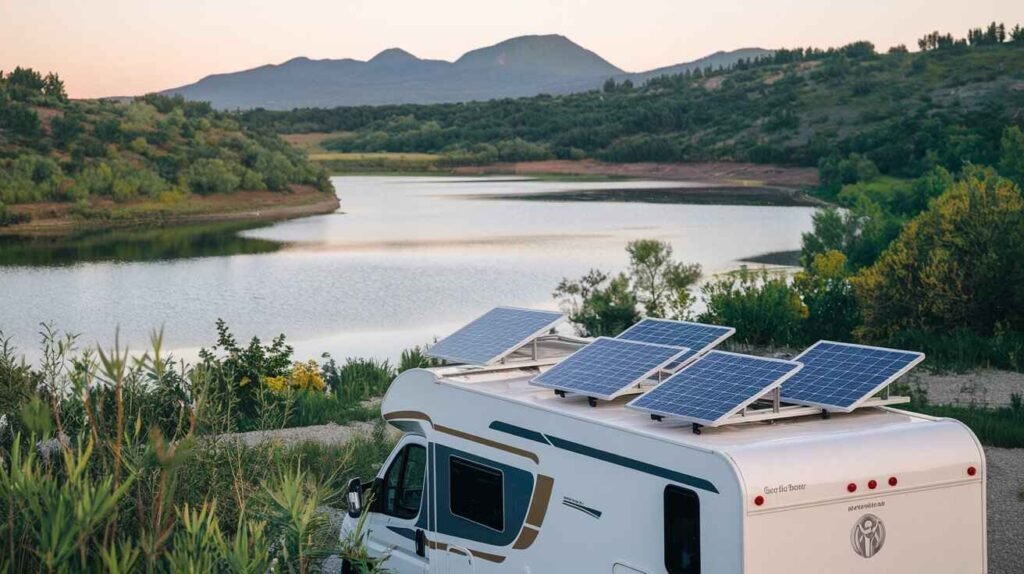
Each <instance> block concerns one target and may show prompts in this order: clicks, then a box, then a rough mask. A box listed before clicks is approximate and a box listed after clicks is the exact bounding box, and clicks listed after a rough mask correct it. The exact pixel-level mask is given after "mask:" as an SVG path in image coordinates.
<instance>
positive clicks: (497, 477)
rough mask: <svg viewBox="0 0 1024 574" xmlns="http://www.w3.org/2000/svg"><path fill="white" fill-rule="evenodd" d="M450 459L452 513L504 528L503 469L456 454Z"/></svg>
mask: <svg viewBox="0 0 1024 574" xmlns="http://www.w3.org/2000/svg"><path fill="white" fill-rule="evenodd" d="M449 461H450V462H449V473H450V477H449V478H450V480H449V482H450V493H449V494H450V498H451V502H452V509H451V510H452V514H454V515H456V516H461V517H462V518H465V519H466V520H472V521H473V522H476V523H477V524H482V525H484V526H487V527H488V528H493V529H494V530H498V531H503V530H504V529H505V509H504V498H503V496H502V490H503V477H502V474H501V471H500V470H497V469H493V468H489V467H486V466H483V465H479V464H476V463H474V462H470V461H468V460H463V459H461V458H456V457H454V456H453V457H450V458H449Z"/></svg>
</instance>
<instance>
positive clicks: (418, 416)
mask: <svg viewBox="0 0 1024 574" xmlns="http://www.w3.org/2000/svg"><path fill="white" fill-rule="evenodd" d="M394 419H412V420H417V421H427V423H428V424H430V425H433V424H434V423H433V421H431V420H430V417H429V416H428V415H427V413H421V412H420V411H394V412H391V413H386V414H385V415H384V420H386V421H390V420H394Z"/></svg>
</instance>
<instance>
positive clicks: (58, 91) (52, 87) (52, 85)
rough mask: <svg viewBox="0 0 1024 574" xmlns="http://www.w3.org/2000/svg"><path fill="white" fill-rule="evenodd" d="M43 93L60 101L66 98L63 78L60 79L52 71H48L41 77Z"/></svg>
mask: <svg viewBox="0 0 1024 574" xmlns="http://www.w3.org/2000/svg"><path fill="white" fill-rule="evenodd" d="M42 90H43V95H45V96H48V97H51V98H53V99H55V100H57V101H60V102H66V101H67V100H68V93H67V92H66V91H65V89H64V80H61V79H60V76H58V75H57V74H56V73H54V72H50V73H49V74H47V75H46V77H45V78H44V79H43V87H42Z"/></svg>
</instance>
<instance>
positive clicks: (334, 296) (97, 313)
mask: <svg viewBox="0 0 1024 574" xmlns="http://www.w3.org/2000/svg"><path fill="white" fill-rule="evenodd" d="M333 182H334V185H335V187H336V188H337V191H338V195H339V197H340V199H341V210H340V211H339V212H337V213H333V214H330V215H323V216H316V217H307V218H303V219H297V220H292V221H287V222H282V223H277V224H272V225H265V226H262V227H256V228H251V227H250V228H245V229H242V228H240V227H239V226H238V225H221V226H203V227H199V228H183V229H176V228H174V229H158V230H148V231H134V232H123V231H122V232H117V233H106V234H91V235H87V236H80V237H76V238H73V239H62V240H52V239H51V240H33V241H15V240H6V241H5V242H2V243H0V293H2V295H0V330H2V331H3V333H4V334H5V335H7V336H11V337H13V338H14V343H15V344H16V345H17V346H18V348H19V351H20V352H23V353H25V354H26V355H27V356H28V357H29V359H30V360H31V359H33V358H35V356H36V353H37V351H36V347H38V344H37V341H38V335H37V333H38V331H39V323H41V322H44V321H49V322H53V323H54V324H55V325H56V326H57V327H58V328H60V329H64V330H67V331H70V332H76V333H80V334H81V337H82V338H81V340H80V341H81V343H83V344H95V343H97V342H99V343H102V344H104V345H109V343H110V342H112V341H113V337H114V332H115V329H116V328H118V327H119V328H120V336H121V340H122V341H127V342H128V343H129V345H130V346H131V348H132V349H135V350H140V351H141V350H143V349H144V348H145V346H146V341H147V336H148V335H147V333H148V332H149V331H150V330H152V329H154V328H159V327H160V326H161V325H163V326H164V328H165V332H166V337H165V345H166V346H168V347H169V348H171V349H177V350H178V351H179V354H180V355H182V356H185V357H192V356H194V354H195V351H196V350H197V349H198V348H199V347H200V346H208V345H210V344H212V343H213V342H214V340H215V336H216V332H215V329H214V322H215V321H216V319H217V318H223V319H224V320H225V321H227V323H228V325H229V326H230V327H231V329H232V330H233V331H234V332H235V334H236V336H238V338H239V339H243V340H245V339H248V338H249V337H251V336H252V335H258V336H260V337H261V338H264V339H265V340H269V339H270V338H271V337H273V336H274V335H276V334H278V333H285V334H286V335H287V336H288V340H289V342H290V343H291V344H293V345H294V346H295V347H296V354H297V355H298V356H299V358H307V357H318V356H319V355H320V354H321V353H322V352H330V353H332V354H333V355H334V356H335V357H339V358H344V357H348V356H378V357H395V356H396V355H397V354H398V353H399V352H400V351H401V350H402V349H403V348H406V347H409V346H412V345H415V344H422V343H426V342H428V341H431V340H432V339H433V338H434V337H436V336H443V335H445V334H447V333H448V332H450V331H451V330H453V329H454V328H456V327H458V326H459V325H461V324H463V323H465V322H467V321H468V320H470V319H472V318H473V317H475V316H476V315H478V314H480V313H482V312H484V311H485V310H487V309H489V308H491V307H493V306H496V305H517V306H527V307H543V308H551V309H554V308H557V302H556V301H554V300H553V299H552V298H551V292H552V290H553V289H554V287H555V286H556V284H557V283H558V281H559V280H560V279H561V278H563V277H566V276H568V277H576V276H579V275H581V274H583V273H585V272H586V271H587V270H588V269H590V268H595V267H596V268H601V269H606V270H620V269H622V268H624V266H625V265H626V262H627V258H626V254H625V250H624V248H625V246H626V243H627V242H629V241H631V240H634V239H640V238H654V239H660V240H664V241H669V242H671V244H672V246H673V247H674V249H675V255H676V257H677V258H678V259H681V260H683V261H687V262H696V263H700V264H701V265H702V266H703V267H704V271H705V276H709V275H712V274H714V273H720V272H723V271H728V270H731V269H735V268H736V267H738V265H739V264H740V261H741V260H743V259H745V258H748V257H751V256H755V255H759V254H763V253H766V252H776V251H787V250H795V249H799V247H800V234H801V233H802V232H804V231H807V230H809V229H810V227H811V215H812V213H813V212H814V210H813V209H812V208H807V207H765V206H736V205H684V204H665V203H641V202H627V203H623V202H604V201H537V200H531V201H523V200H517V199H515V196H516V195H518V194H537V193H549V192H557V191H573V192H579V191H582V190H602V189H615V190H622V189H648V190H655V189H659V188H678V187H680V186H681V185H685V184H680V183H679V182H651V181H647V182H644V181H628V182H624V181H600V182H583V181H541V180H521V179H509V178H471V179H470V178H439V177H336V178H333ZM489 196H490V198H489ZM496 196H500V198H496ZM578 196H579V194H578V193H574V197H578Z"/></svg>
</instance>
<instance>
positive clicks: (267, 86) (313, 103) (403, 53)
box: [161, 34, 770, 110]
mask: <svg viewBox="0 0 1024 574" xmlns="http://www.w3.org/2000/svg"><path fill="white" fill-rule="evenodd" d="M769 53H770V51H769V50H763V49H761V48H744V49H742V50H737V51H734V52H721V51H720V52H716V53H715V54H712V55H709V56H707V57H705V58H701V59H699V60H694V61H692V62H684V63H680V64H676V65H674V66H666V67H662V68H657V69H655V70H650V71H647V72H638V73H631V72H626V71H624V70H622V69H620V68H618V67H617V66H615V65H614V64H612V63H611V62H609V61H608V60H606V59H604V58H603V57H601V56H600V55H599V54H597V53H595V52H593V51H591V50H588V49H586V48H584V47H583V46H580V45H579V44H576V43H575V42H573V41H572V40H570V39H569V38H567V37H566V36H563V35H560V34H543V35H527V36H517V37H514V38H509V39H507V40H504V41H502V42H498V43H496V44H493V45H490V46H484V47H481V48H476V49H474V50H470V51H468V52H466V53H464V54H462V55H461V56H460V57H459V58H457V59H456V60H454V61H447V60H429V59H423V58H420V57H418V56H416V55H415V54H413V53H411V52H409V51H407V50H405V49H402V48H399V47H391V48H387V49H385V50H382V51H380V52H379V53H377V54H376V55H375V56H373V57H372V58H370V59H369V60H365V61H364V60H357V59H353V58H340V59H331V58H325V59H311V58H308V57H305V56H298V57H295V58H291V59H289V60H287V61H285V62H282V63H280V64H264V65H262V66H257V67H255V68H250V69H247V70H240V71H236V72H225V73H218V74H211V75H208V76H206V77H204V78H202V79H200V80H199V81H197V82H194V83H192V84H188V85H185V86H180V87H177V88H171V89H168V90H165V91H163V92H161V93H162V94H165V95H182V96H184V97H185V98H186V99H189V100H198V101H208V102H210V103H211V104H212V105H213V106H214V107H216V108H219V109H254V108H266V109H272V110H286V109H292V108H301V107H339V106H356V105H386V104H406V103H423V104H428V103H451V102H465V101H475V100H491V99H501V98H516V97H524V96H535V95H538V94H542V93H549V94H567V93H573V92H580V91H587V90H591V89H597V88H600V87H601V85H602V84H603V83H604V82H605V81H606V80H608V79H609V78H613V79H615V80H617V81H624V80H626V79H629V80H631V81H633V82H634V83H636V82H643V81H645V80H647V79H649V78H651V77H656V76H658V75H663V74H665V73H682V72H683V71H684V70H686V69H693V68H695V67H705V66H706V65H713V66H716V67H717V66H718V65H723V66H728V65H731V64H733V63H735V62H736V60H738V59H740V58H752V57H757V56H759V55H767V54H769ZM668 70H678V71H676V72H668Z"/></svg>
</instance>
